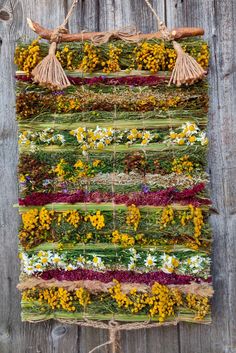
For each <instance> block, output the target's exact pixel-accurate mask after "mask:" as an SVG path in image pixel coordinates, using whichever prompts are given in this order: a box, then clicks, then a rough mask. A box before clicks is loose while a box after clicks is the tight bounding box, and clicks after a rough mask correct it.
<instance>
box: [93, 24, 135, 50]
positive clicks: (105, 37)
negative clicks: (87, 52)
mask: <svg viewBox="0 0 236 353" xmlns="http://www.w3.org/2000/svg"><path fill="white" fill-rule="evenodd" d="M138 34H140V32H137V29H136V28H135V27H133V26H128V27H124V28H120V29H118V30H112V31H108V32H104V33H99V34H95V35H94V36H93V37H92V39H91V41H92V42H93V44H94V45H96V46H97V45H101V44H105V43H107V42H109V41H110V40H111V39H120V40H123V41H124V42H130V43H136V42H138V41H139V38H137V35H138Z"/></svg>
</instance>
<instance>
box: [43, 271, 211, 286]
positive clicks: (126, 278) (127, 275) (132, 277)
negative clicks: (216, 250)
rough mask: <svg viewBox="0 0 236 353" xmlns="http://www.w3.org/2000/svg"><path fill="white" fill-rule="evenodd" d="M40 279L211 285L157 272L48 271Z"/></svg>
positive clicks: (192, 277) (196, 279)
mask: <svg viewBox="0 0 236 353" xmlns="http://www.w3.org/2000/svg"><path fill="white" fill-rule="evenodd" d="M40 277H41V278H42V279H44V280H50V279H55V280H58V281H81V280H90V281H100V282H103V283H109V282H112V281H113V279H116V280H117V281H118V282H120V283H144V284H146V285H152V284H153V283H154V282H158V283H160V284H165V285H168V284H179V285H183V284H190V283H191V282H195V283H201V282H205V283H211V278H210V277H209V278H208V279H203V278H201V277H194V276H187V275H177V274H175V273H172V274H168V273H164V272H161V271H158V272H147V273H138V272H134V271H106V272H96V271H93V270H83V269H77V270H73V271H65V270H59V269H57V270H48V271H44V272H42V273H41V274H40Z"/></svg>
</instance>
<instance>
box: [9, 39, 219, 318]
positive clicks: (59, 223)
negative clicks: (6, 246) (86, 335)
mask: <svg viewBox="0 0 236 353" xmlns="http://www.w3.org/2000/svg"><path fill="white" fill-rule="evenodd" d="M181 45H182V48H183V50H184V51H185V52H186V53H189V54H190V55H191V56H193V57H194V58H195V59H196V61H197V62H198V64H199V65H200V66H201V67H202V69H203V70H206V69H207V67H208V61H209V51H208V46H207V44H206V43H205V42H204V41H203V40H201V39H191V40H190V39H185V40H183V41H182V44H181ZM47 52H48V46H47V45H46V44H45V43H40V41H39V40H35V41H33V42H32V43H31V44H23V43H20V44H19V45H18V47H17V49H16V53H15V63H16V64H17V66H18V70H19V71H18V72H17V76H16V77H17V99H16V112H17V120H18V123H19V149H20V160H19V191H20V198H19V211H20V214H21V219H22V222H21V225H20V229H19V240H20V249H19V256H20V260H21V276H20V283H19V286H18V287H19V290H20V291H21V292H22V319H23V320H25V321H31V322H32V321H38V320H47V319H51V318H55V319H62V320H63V319H65V320H70V321H71V322H82V321H83V320H84V319H85V318H87V319H90V320H108V321H109V320H116V321H119V322H121V323H124V322H147V321H150V322H157V323H163V322H168V323H170V324H171V323H176V322H179V321H189V322H199V323H209V322H210V320H211V318H210V311H211V310H210V307H211V297H212V295H213V290H212V280H211V274H210V263H211V243H212V234H211V229H210V226H209V223H208V218H209V214H210V205H211V202H210V199H209V195H208V191H207V184H208V175H207V173H206V154H207V148H208V138H207V133H206V128H207V111H208V93H207V81H206V79H205V80H203V81H202V82H196V83H194V85H191V86H187V87H186V86H184V87H174V86H170V87H169V86H168V85H167V83H168V81H169V78H170V75H171V71H172V70H173V68H174V66H175V61H176V54H175V51H174V50H173V48H172V47H171V45H170V44H169V43H168V42H163V41H162V40H159V39H152V40H146V41H145V40H143V41H141V42H138V43H135V42H133V43H130V42H124V41H121V40H117V41H111V42H109V43H103V44H101V45H95V44H94V43H93V42H91V41H84V42H74V43H61V44H58V47H57V51H56V53H55V56H56V57H57V60H59V62H60V63H61V65H62V67H63V69H65V70H66V71H65V72H66V74H67V77H68V80H69V82H70V84H71V85H70V86H69V87H67V88H65V89H63V90H59V89H55V88H54V89H53V90H50V89H49V88H47V87H41V86H39V85H38V84H36V83H34V82H33V79H32V76H31V73H32V70H34V68H35V67H36V66H37V64H39V63H40V62H41V61H42V60H43V58H45V56H46V55H47Z"/></svg>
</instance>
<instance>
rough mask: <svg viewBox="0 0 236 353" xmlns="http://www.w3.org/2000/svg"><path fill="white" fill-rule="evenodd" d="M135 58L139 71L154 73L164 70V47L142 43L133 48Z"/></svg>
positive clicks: (162, 45)
mask: <svg viewBox="0 0 236 353" xmlns="http://www.w3.org/2000/svg"><path fill="white" fill-rule="evenodd" d="M134 52H135V57H136V62H137V66H138V69H139V70H149V71H150V72H151V73H156V72H158V71H160V70H165V45H164V42H163V43H160V44H151V43H148V42H144V43H142V44H141V45H138V46H137V47H136V48H135V51H134Z"/></svg>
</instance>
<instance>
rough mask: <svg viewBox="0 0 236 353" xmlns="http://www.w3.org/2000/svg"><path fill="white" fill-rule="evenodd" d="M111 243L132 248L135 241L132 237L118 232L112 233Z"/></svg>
mask: <svg viewBox="0 0 236 353" xmlns="http://www.w3.org/2000/svg"><path fill="white" fill-rule="evenodd" d="M112 243H113V244H120V245H122V246H124V247H132V246H133V245H134V244H135V239H134V237H133V236H132V235H129V234H123V233H120V232H119V231H118V230H114V232H112Z"/></svg>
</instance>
